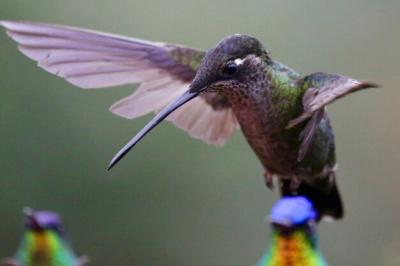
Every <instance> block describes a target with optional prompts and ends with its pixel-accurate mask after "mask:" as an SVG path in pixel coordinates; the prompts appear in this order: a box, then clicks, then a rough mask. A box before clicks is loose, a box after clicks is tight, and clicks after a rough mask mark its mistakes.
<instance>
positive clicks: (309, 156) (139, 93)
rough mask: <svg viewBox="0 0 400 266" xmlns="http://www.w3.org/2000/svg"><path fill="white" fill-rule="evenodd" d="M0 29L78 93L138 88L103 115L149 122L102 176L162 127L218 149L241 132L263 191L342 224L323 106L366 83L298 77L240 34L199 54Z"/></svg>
mask: <svg viewBox="0 0 400 266" xmlns="http://www.w3.org/2000/svg"><path fill="white" fill-rule="evenodd" d="M0 25H1V26H3V27H4V28H6V31H7V34H8V35H9V36H10V37H11V38H12V39H13V40H14V41H16V42H17V43H18V44H19V45H18V48H19V50H20V51H21V52H22V53H23V54H24V55H26V56H27V57H29V58H31V59H33V60H35V61H37V62H38V66H39V67H41V68H43V69H45V70H46V71H48V72H50V73H52V74H55V75H57V76H59V77H62V78H64V79H65V80H67V81H68V82H70V83H72V84H74V85H76V86H78V87H81V88H84V89H92V88H103V87H112V86H118V85H123V84H131V83H140V86H139V88H138V89H137V90H136V91H135V92H134V93H133V94H132V95H129V96H127V97H126V98H123V99H121V100H119V101H117V102H116V103H114V104H113V105H112V106H111V107H110V110H111V112H113V113H115V114H117V115H119V116H122V117H125V118H128V119H133V118H136V117H139V116H142V115H145V114H147V113H150V112H155V113H156V116H155V117H154V118H153V119H152V120H151V121H150V122H149V123H148V124H146V125H145V126H144V128H143V129H142V130H140V131H139V132H138V133H137V135H135V136H134V137H133V138H132V139H131V140H130V141H129V142H128V143H127V144H126V145H125V146H124V147H123V148H122V149H121V150H120V151H119V152H118V153H117V154H116V155H115V156H114V158H113V159H112V160H111V162H110V164H109V166H108V170H110V169H111V168H112V167H113V166H114V165H115V164H116V163H117V162H118V161H119V160H120V159H121V158H123V157H124V156H125V155H126V154H127V153H128V152H129V150H130V149H132V148H133V147H134V146H135V145H136V144H137V143H138V142H139V141H140V140H141V139H142V138H143V137H144V136H145V135H146V134H147V133H148V132H149V131H151V130H152V129H153V128H154V127H155V126H157V125H158V124H159V123H160V122H161V121H163V120H164V119H166V120H168V121H171V122H172V123H174V124H175V125H176V126H177V127H178V128H181V129H183V130H185V131H186V132H187V133H189V135H191V136H192V137H194V138H197V139H201V140H203V141H204V142H206V143H209V144H214V145H217V146H222V145H223V144H224V143H225V142H226V141H227V140H228V139H229V137H230V136H231V135H232V134H233V133H234V132H235V131H236V129H239V128H240V129H241V131H242V132H243V135H244V137H245V138H246V140H247V142H248V143H249V144H250V146H251V148H252V150H253V151H254V152H255V154H256V156H257V157H258V159H259V160H260V162H261V164H262V166H263V168H264V179H265V183H266V185H267V186H268V187H269V188H273V186H274V179H275V178H276V177H277V178H278V180H279V186H280V190H281V194H282V195H304V196H306V197H308V198H309V199H310V200H312V201H313V202H314V204H315V207H316V208H317V210H318V213H319V216H320V217H323V216H325V215H326V216H331V217H333V218H341V217H342V216H343V204H342V200H341V197H340V194H339V190H338V189H337V185H336V175H335V170H336V156H335V141H334V134H333V130H332V127H331V124H330V120H329V117H328V114H327V111H326V106H327V105H328V104H329V103H332V102H333V101H335V100H336V99H338V98H340V97H343V96H345V95H347V94H350V93H352V92H355V91H358V90H362V89H366V88H371V87H376V85H375V84H373V83H370V82H362V81H358V80H355V79H352V78H349V77H346V76H341V75H336V74H327V73H321V72H316V73H312V74H307V75H303V74H300V73H298V72H296V71H295V70H293V69H291V68H290V67H288V66H286V65H284V64H282V63H280V62H279V61H276V60H274V59H272V57H271V53H270V51H269V50H267V49H266V48H265V47H264V46H263V45H262V43H261V42H260V41H259V40H258V39H256V38H255V37H252V36H249V35H244V34H234V35H230V36H227V37H225V38H224V39H222V40H221V41H220V42H219V43H218V44H217V45H216V46H215V47H214V48H212V49H210V50H208V51H203V50H199V49H194V48H190V47H186V46H182V45H175V44H167V43H161V42H152V41H146V40H140V39H135V38H129V37H123V36H118V35H113V34H108V33H103V32H97V31H92V30H86V29H80V28H74V27H68V26H60V25H53V24H45V23H34V22H24V21H0Z"/></svg>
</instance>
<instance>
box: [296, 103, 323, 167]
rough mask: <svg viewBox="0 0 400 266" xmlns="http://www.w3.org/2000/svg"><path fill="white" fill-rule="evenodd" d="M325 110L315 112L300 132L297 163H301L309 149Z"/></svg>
mask: <svg viewBox="0 0 400 266" xmlns="http://www.w3.org/2000/svg"><path fill="white" fill-rule="evenodd" d="M325 113H326V112H325V108H324V109H321V110H318V111H317V112H315V113H314V114H313V115H312V116H311V119H310V120H309V121H308V122H307V124H306V126H305V127H304V129H303V130H302V131H301V132H300V135H299V140H300V141H301V144H300V149H299V154H298V155H297V161H298V162H301V161H302V160H303V159H304V157H305V155H306V153H307V151H308V149H309V148H310V144H311V140H312V138H313V137H314V133H315V129H316V128H317V126H318V124H319V122H321V120H322V118H323V117H324V115H325Z"/></svg>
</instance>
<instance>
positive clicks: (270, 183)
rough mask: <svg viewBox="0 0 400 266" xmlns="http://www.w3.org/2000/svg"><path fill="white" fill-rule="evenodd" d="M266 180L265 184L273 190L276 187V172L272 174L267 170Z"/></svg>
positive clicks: (265, 173)
mask: <svg viewBox="0 0 400 266" xmlns="http://www.w3.org/2000/svg"><path fill="white" fill-rule="evenodd" d="M264 181H265V185H266V186H267V187H268V188H269V189H270V190H273V189H274V187H275V186H274V174H272V173H271V172H268V171H265V172H264Z"/></svg>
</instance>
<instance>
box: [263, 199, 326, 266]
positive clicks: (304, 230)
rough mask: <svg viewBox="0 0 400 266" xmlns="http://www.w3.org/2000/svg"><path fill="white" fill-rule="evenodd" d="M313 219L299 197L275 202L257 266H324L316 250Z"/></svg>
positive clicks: (308, 204) (307, 204) (309, 205)
mask: <svg viewBox="0 0 400 266" xmlns="http://www.w3.org/2000/svg"><path fill="white" fill-rule="evenodd" d="M317 217H318V214H317V211H316V210H315V209H314V206H313V204H312V202H311V201H309V200H308V199H307V198H305V197H303V196H293V197H283V198H281V199H280V200H278V201H277V202H276V203H275V204H274V205H273V207H272V209H271V213H270V216H269V222H270V224H271V236H270V243H269V247H268V249H267V251H266V253H265V255H264V256H263V257H262V258H261V260H260V261H259V262H258V264H257V266H289V265H291V266H327V265H328V264H327V263H326V261H325V259H324V257H323V256H322V254H321V251H320V250H319V247H318V237H317Z"/></svg>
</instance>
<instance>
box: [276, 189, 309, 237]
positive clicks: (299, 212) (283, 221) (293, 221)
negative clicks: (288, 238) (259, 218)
mask: <svg viewBox="0 0 400 266" xmlns="http://www.w3.org/2000/svg"><path fill="white" fill-rule="evenodd" d="M316 219H317V212H316V211H315V209H314V206H313V204H312V203H311V202H310V201H309V200H308V199H307V198H305V197H303V196H296V197H283V198H282V199H280V200H279V201H278V202H276V203H275V204H274V206H272V209H271V213H270V215H269V221H270V223H271V225H272V227H273V229H274V230H276V231H277V232H278V233H280V234H283V235H288V234H291V233H292V232H295V231H298V230H304V231H308V232H313V231H314V228H315V225H316Z"/></svg>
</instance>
